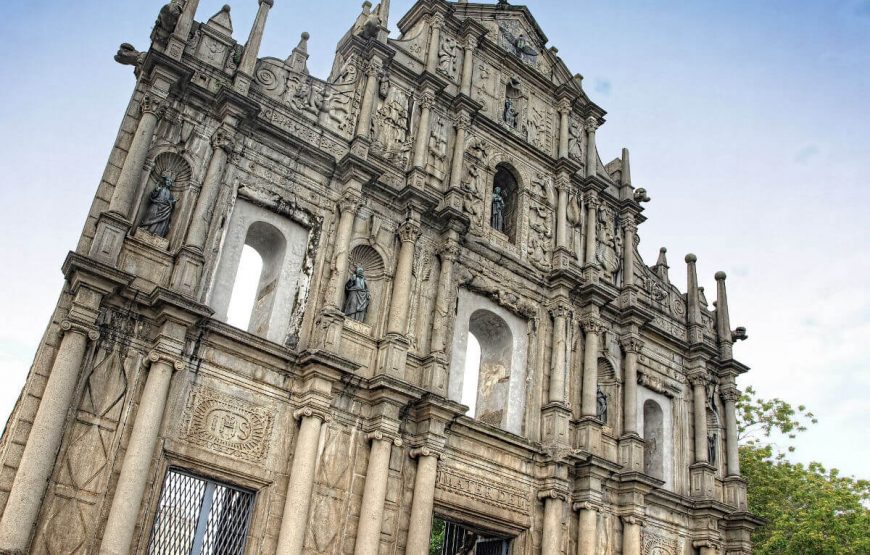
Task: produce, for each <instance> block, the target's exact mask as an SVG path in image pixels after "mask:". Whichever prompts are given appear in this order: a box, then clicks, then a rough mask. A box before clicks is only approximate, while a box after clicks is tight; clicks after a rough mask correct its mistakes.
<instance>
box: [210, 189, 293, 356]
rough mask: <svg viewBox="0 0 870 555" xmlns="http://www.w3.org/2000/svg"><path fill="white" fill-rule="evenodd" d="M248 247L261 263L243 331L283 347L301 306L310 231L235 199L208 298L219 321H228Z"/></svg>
mask: <svg viewBox="0 0 870 555" xmlns="http://www.w3.org/2000/svg"><path fill="white" fill-rule="evenodd" d="M246 245H247V246H248V247H251V248H252V249H254V250H255V251H256V252H257V254H258V255H259V256H260V258H261V259H262V270H261V273H260V276H259V279H258V283H257V293H256V295H255V300H254V306H253V308H252V312H251V319H250V323H249V324H248V329H247V331H249V332H250V333H254V334H256V335H259V336H261V337H264V338H266V339H268V340H270V341H275V342H278V343H283V342H284V341H285V340H286V339H287V334H288V330H289V326H290V319H291V315H292V314H293V312H294V310H296V308H297V303H300V302H303V301H304V299H300V298H299V296H298V295H297V292H298V291H299V286H300V283H301V281H302V279H303V277H304V272H303V263H304V260H305V255H306V252H307V248H308V230H307V229H306V228H304V227H302V226H301V225H299V224H298V223H296V222H294V221H293V220H290V219H288V218H286V217H283V216H281V215H279V214H276V213H274V212H270V211H269V210H266V209H265V208H262V207H259V206H256V205H254V204H252V203H249V202H247V201H245V200H244V199H238V200H237V201H236V203H235V206H234V207H233V211H232V214H231V215H230V217H229V223H228V225H227V227H226V230H225V233H224V238H223V242H222V244H221V249H220V254H219V260H218V264H217V270H216V272H215V274H214V278H213V280H212V285H211V287H210V289H209V293H208V296H207V302H208V304H209V306H210V307H211V308H212V310H214V318H215V319H217V320H221V321H224V322H226V321H227V313H228V309H229V305H230V301H231V299H232V294H233V289H234V287H235V284H236V279H237V276H238V271H239V264H240V262H241V258H242V251H243V250H244V247H245V246H246Z"/></svg>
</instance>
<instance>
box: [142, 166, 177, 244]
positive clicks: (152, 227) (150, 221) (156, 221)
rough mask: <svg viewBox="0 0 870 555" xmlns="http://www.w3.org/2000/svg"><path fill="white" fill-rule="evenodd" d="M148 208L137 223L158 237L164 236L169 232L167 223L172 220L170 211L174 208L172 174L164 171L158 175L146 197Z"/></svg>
mask: <svg viewBox="0 0 870 555" xmlns="http://www.w3.org/2000/svg"><path fill="white" fill-rule="evenodd" d="M148 200H149V204H148V210H147V211H146V212H145V217H144V218H142V221H141V222H140V223H139V227H140V228H144V229H145V231H147V232H148V233H150V234H152V235H156V236H158V237H166V236H167V235H168V234H169V223H170V221H171V220H172V211H173V210H175V200H176V199H175V197H174V196H173V195H172V176H171V175H170V174H168V173H164V174H163V175H162V176H160V183H158V184H157V187H155V188H154V190H153V191H151V195H150V196H149V197H148Z"/></svg>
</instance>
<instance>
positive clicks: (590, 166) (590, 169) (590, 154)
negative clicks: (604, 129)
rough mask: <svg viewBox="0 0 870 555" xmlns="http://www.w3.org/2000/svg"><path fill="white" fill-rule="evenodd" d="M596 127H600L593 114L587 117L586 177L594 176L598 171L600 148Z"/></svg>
mask: <svg viewBox="0 0 870 555" xmlns="http://www.w3.org/2000/svg"><path fill="white" fill-rule="evenodd" d="M596 129H598V120H597V119H596V118H595V117H593V116H589V117H588V118H586V177H592V176H593V175H596V174H597V173H598V150H597V149H596V147H595V130H596Z"/></svg>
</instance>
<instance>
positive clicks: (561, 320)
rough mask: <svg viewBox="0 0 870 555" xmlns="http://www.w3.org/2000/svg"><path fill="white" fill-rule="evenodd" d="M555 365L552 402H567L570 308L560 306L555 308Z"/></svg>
mask: <svg viewBox="0 0 870 555" xmlns="http://www.w3.org/2000/svg"><path fill="white" fill-rule="evenodd" d="M552 313H553V364H552V367H551V368H550V402H551V403H564V402H565V359H566V356H565V355H566V349H567V337H566V335H567V327H566V325H565V321H566V319H567V318H568V307H567V306H563V305H558V306H555V307H554V308H553V311H552Z"/></svg>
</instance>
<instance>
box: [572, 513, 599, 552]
mask: <svg viewBox="0 0 870 555" xmlns="http://www.w3.org/2000/svg"><path fill="white" fill-rule="evenodd" d="M574 509H575V510H579V511H580V516H579V521H578V525H577V555H595V547H596V545H597V544H598V507H596V506H595V505H593V504H592V503H589V502H586V503H577V504H575V505H574Z"/></svg>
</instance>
